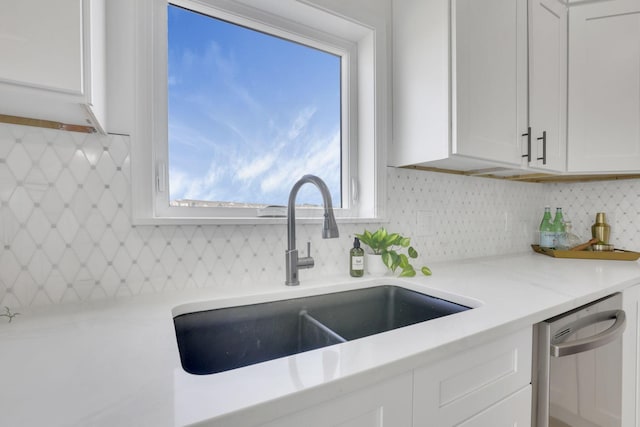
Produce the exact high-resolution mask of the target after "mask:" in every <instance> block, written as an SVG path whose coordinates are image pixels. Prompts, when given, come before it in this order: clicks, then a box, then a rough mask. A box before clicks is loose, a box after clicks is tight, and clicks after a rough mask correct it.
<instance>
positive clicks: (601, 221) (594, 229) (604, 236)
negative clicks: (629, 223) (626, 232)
mask: <svg viewBox="0 0 640 427" xmlns="http://www.w3.org/2000/svg"><path fill="white" fill-rule="evenodd" d="M610 235H611V226H610V225H609V224H607V218H606V215H605V213H604V212H598V213H597V214H596V223H595V224H593V225H592V226H591V236H592V237H593V238H594V239H598V242H599V243H602V244H605V245H608V244H609V236H610Z"/></svg>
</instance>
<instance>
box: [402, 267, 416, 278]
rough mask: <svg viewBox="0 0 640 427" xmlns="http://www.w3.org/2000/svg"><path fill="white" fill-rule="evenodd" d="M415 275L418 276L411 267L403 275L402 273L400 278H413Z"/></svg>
mask: <svg viewBox="0 0 640 427" xmlns="http://www.w3.org/2000/svg"><path fill="white" fill-rule="evenodd" d="M415 275H416V271H415V270H414V269H413V267H411V266H409V268H406V269H404V270H402V273H400V277H413V276H415Z"/></svg>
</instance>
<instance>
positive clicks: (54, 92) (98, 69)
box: [0, 0, 106, 131]
mask: <svg viewBox="0 0 640 427" xmlns="http://www.w3.org/2000/svg"><path fill="white" fill-rule="evenodd" d="M104 7H105V4H104V0H56V1H50V0H20V1H15V0H0V10H1V11H2V13H0V56H1V57H2V61H0V114H5V115H15V116H20V117H28V118H34V119H44V120H53V121H59V122H62V123H69V124H76V125H89V126H93V127H95V128H97V129H98V130H100V131H103V126H104V118H105V117H104V116H105V96H106V89H105V78H106V77H105V73H106V71H105V67H106V64H105V59H106V49H105V12H104Z"/></svg>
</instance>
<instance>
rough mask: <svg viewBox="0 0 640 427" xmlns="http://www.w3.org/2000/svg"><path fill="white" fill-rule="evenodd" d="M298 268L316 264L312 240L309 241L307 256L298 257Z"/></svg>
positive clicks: (310, 266)
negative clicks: (312, 252)
mask: <svg viewBox="0 0 640 427" xmlns="http://www.w3.org/2000/svg"><path fill="white" fill-rule="evenodd" d="M297 265H298V268H312V267H313V266H314V265H315V261H314V260H313V258H312V257H311V242H307V256H306V257H304V258H303V257H301V258H298V261H297Z"/></svg>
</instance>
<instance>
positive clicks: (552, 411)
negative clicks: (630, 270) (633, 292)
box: [533, 294, 626, 427]
mask: <svg viewBox="0 0 640 427" xmlns="http://www.w3.org/2000/svg"><path fill="white" fill-rule="evenodd" d="M625 324H626V319H625V313H624V311H623V310H622V295H621V294H614V295H612V296H609V297H607V298H603V299H601V300H598V301H595V302H593V303H591V304H588V305H585V306H583V307H580V308H577V309H575V310H572V311H570V312H568V313H565V314H562V315H560V316H556V317H554V318H552V319H548V320H546V321H544V322H541V323H539V324H537V325H536V327H535V328H534V345H535V348H536V350H535V354H534V366H535V371H534V375H533V378H534V383H533V386H534V402H533V405H534V407H533V414H534V423H533V425H534V426H537V427H619V426H620V425H621V413H622V339H621V336H622V333H623V332H624V328H625Z"/></svg>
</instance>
